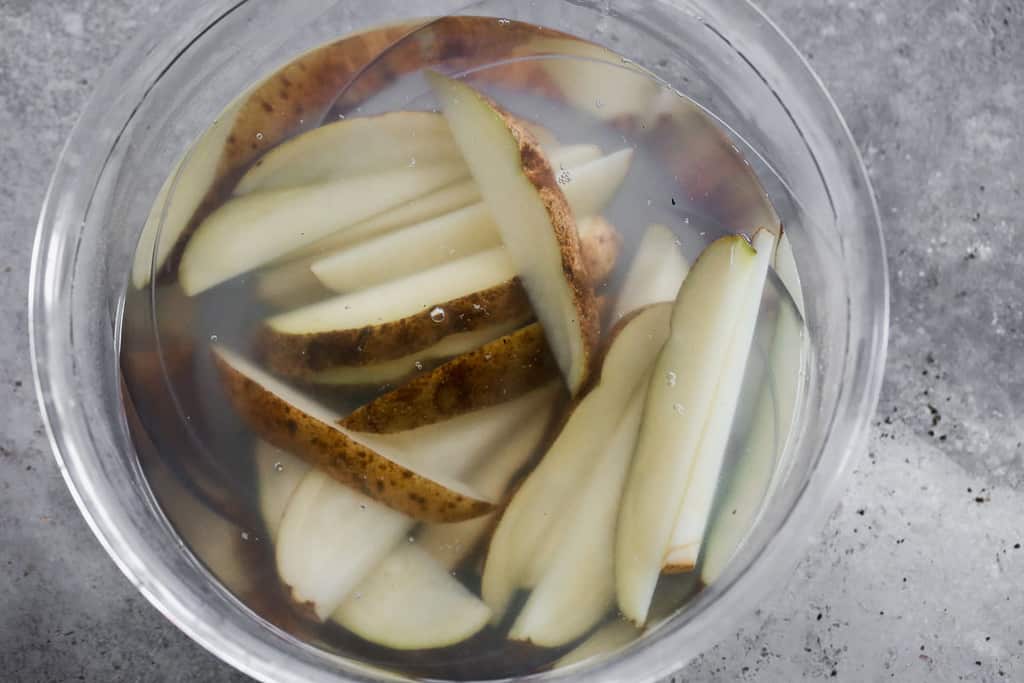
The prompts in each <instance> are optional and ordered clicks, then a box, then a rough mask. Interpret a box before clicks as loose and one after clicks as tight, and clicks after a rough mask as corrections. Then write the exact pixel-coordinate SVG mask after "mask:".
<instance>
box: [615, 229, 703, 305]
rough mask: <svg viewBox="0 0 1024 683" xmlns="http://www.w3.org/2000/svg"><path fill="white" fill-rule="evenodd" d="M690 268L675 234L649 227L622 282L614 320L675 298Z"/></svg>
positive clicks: (667, 230)
mask: <svg viewBox="0 0 1024 683" xmlns="http://www.w3.org/2000/svg"><path fill="white" fill-rule="evenodd" d="M687 270H689V269H688V268H687V266H686V261H685V260H684V259H683V254H682V252H680V251H679V245H678V243H677V241H676V236H675V234H673V232H672V231H671V230H669V229H668V228H666V227H665V226H664V225H651V226H649V227H648V228H647V230H646V231H645V232H644V236H643V238H642V239H641V240H640V246H639V247H637V250H636V256H634V257H633V263H632V264H631V265H630V266H629V272H628V273H627V274H626V280H625V282H623V283H622V291H620V292H619V300H618V301H617V302H616V304H615V315H614V317H613V318H612V319H613V320H618V319H619V318H621V317H622V316H624V315H627V314H629V313H631V312H632V311H635V310H636V309H638V308H643V307H644V306H647V305H650V304H653V303H657V302H659V301H675V298H676V294H678V293H679V287H680V286H681V285H682V284H683V280H685V279H686V272H687Z"/></svg>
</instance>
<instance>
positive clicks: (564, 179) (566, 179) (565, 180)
mask: <svg viewBox="0 0 1024 683" xmlns="http://www.w3.org/2000/svg"><path fill="white" fill-rule="evenodd" d="M571 182H572V173H570V172H569V171H567V170H565V169H562V171H561V172H560V173H559V174H558V184H559V185H568V184H569V183H571Z"/></svg>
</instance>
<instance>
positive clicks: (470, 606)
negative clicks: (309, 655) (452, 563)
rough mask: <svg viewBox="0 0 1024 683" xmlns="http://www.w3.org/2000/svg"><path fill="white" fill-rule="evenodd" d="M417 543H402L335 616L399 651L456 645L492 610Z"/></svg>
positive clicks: (483, 622)
mask: <svg viewBox="0 0 1024 683" xmlns="http://www.w3.org/2000/svg"><path fill="white" fill-rule="evenodd" d="M449 571H450V570H449V569H448V568H446V567H444V566H442V565H441V564H439V563H438V562H437V560H435V559H434V558H433V557H431V556H430V555H429V554H428V553H427V552H426V551H425V550H423V549H422V548H420V547H419V546H418V545H416V544H410V543H401V544H399V546H398V547H397V548H396V549H395V550H393V551H392V552H391V554H390V555H388V556H387V558H386V559H385V560H384V561H383V562H381V563H380V564H378V565H377V566H375V567H374V568H373V571H372V572H370V573H369V574H368V575H367V576H366V578H365V579H363V581H362V582H360V583H359V585H357V586H356V587H355V589H354V590H353V591H352V593H351V594H350V595H349V596H348V597H347V598H346V599H345V600H344V602H342V603H341V606H339V607H338V609H337V610H335V612H334V614H332V615H331V619H333V620H334V621H336V622H338V623H339V624H341V625H342V626H344V627H345V628H347V629H348V630H349V631H351V632H352V633H355V634H356V635H357V636H359V637H361V638H364V639H366V640H369V641H370V642H373V643H377V644H378V645H383V646H385V647H390V648H394V649H396V650H425V649H429V648H438V647H445V646H447V645H454V644H455V643H458V642H461V641H463V640H465V639H466V638H469V637H470V636H472V635H473V634H474V633H476V632H477V631H480V630H481V629H482V628H484V627H485V626H486V625H487V622H488V621H489V620H490V618H491V610H490V609H488V607H487V605H485V604H484V603H483V602H481V601H480V599H479V598H477V597H476V596H475V595H473V593H471V592H470V591H469V589H467V588H466V587H465V586H463V585H462V584H461V583H460V582H459V581H458V579H456V578H454V577H453V576H452V575H451V574H450V573H449Z"/></svg>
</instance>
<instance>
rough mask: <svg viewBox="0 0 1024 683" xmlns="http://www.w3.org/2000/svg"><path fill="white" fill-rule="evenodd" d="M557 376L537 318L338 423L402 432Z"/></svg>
mask: <svg viewBox="0 0 1024 683" xmlns="http://www.w3.org/2000/svg"><path fill="white" fill-rule="evenodd" d="M557 377H558V365H557V364H556V363H555V359H554V358H553V357H552V355H551V351H550V349H548V345H547V342H546V341H545V339H544V330H543V329H541V326H540V325H539V324H537V323H534V324H532V325H528V326H527V327H524V328H522V329H521V330H517V331H516V332H513V333H512V334H509V335H506V336H504V337H501V338H500V339H496V340H495V341H493V342H490V343H489V344H485V345H484V346H481V347H480V348H478V349H476V350H474V351H470V352H469V353H465V354H463V355H461V356H458V357H457V358H454V359H452V360H450V361H448V362H447V363H445V364H443V365H441V366H439V367H437V368H435V369H434V370H433V371H432V372H429V373H427V374H425V375H421V376H420V377H416V378H415V379H413V380H411V381H409V382H407V383H405V384H403V385H402V386H400V387H398V388H397V389H394V390H393V391H390V392H388V393H386V394H384V395H383V396H379V397H378V398H376V399H374V400H373V401H371V402H370V403H368V404H366V405H364V406H362V407H361V408H358V409H357V410H355V411H354V412H353V413H352V414H351V415H349V416H348V417H346V418H345V419H344V420H342V425H344V426H345V427H346V428H348V429H351V430H354V431H357V432H378V433H389V432H401V431H405V430H407V429H415V428H416V427H422V426H423V425H428V424H433V423H435V422H441V421H443V420H447V419H449V418H452V417H455V416H456V415H462V414H463V413H469V412H472V411H474V410H479V409H481V408H487V407H489V406H493V405H497V404H499V403H504V402H505V401H508V400H510V399H513V398H516V397H517V396H520V395H522V394H524V393H526V392H528V391H530V390H532V389H535V388H537V387H539V386H541V385H543V384H546V383H547V382H549V381H550V380H551V379H554V378H557Z"/></svg>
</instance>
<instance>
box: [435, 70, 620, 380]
mask: <svg viewBox="0 0 1024 683" xmlns="http://www.w3.org/2000/svg"><path fill="white" fill-rule="evenodd" d="M427 79H428V80H429V82H430V84H431V86H432V87H433V89H434V92H435V94H436V95H437V97H438V99H439V100H440V101H441V106H442V109H443V111H444V114H445V117H446V118H447V119H448V125H449V126H450V127H451V130H452V134H453V135H454V136H455V142H456V144H458V146H459V149H461V150H462V155H463V157H464V158H465V159H466V164H467V165H468V166H469V168H470V172H471V173H472V174H473V178H474V179H475V180H476V182H477V184H478V185H479V186H480V194H481V195H482V196H483V198H484V201H485V202H486V203H487V205H488V207H489V208H490V209H491V214H492V215H493V216H494V219H495V221H496V222H497V224H498V229H499V232H500V233H501V237H502V242H504V244H505V248H506V249H508V252H509V256H510V257H511V260H512V262H513V263H514V264H515V267H516V271H517V273H518V275H519V278H520V279H521V281H522V283H523V287H524V288H525V289H526V292H527V294H528V295H529V297H530V301H531V303H532V304H533V308H534V311H535V312H536V314H537V318H538V319H539V320H540V323H541V325H542V326H543V327H544V331H545V334H546V335H547V337H548V342H549V344H550V345H551V349H552V351H553V352H554V355H555V358H556V359H557V361H558V365H559V367H560V368H561V370H562V374H563V375H564V377H565V380H566V383H567V385H568V386H569V389H570V391H571V392H572V393H574V394H575V393H576V392H578V391H579V390H580V388H581V387H582V386H583V383H584V382H585V381H586V379H587V377H588V376H589V374H590V370H591V365H592V362H593V355H594V350H595V347H596V345H597V342H598V334H599V331H600V321H599V320H598V316H597V311H596V307H595V305H594V294H593V291H592V290H591V288H590V287H589V286H588V282H587V277H586V271H585V268H584V264H583V259H582V257H581V256H580V247H579V236H578V234H577V232H576V229H575V224H574V221H573V217H572V211H571V210H570V208H569V204H568V202H567V201H566V199H565V196H564V195H563V194H562V191H561V190H560V189H559V186H558V182H557V181H556V180H555V176H554V173H553V172H552V170H551V166H550V164H549V163H548V161H547V159H546V157H545V155H544V153H543V152H542V151H541V150H540V149H539V146H538V144H537V142H536V140H535V139H534V138H533V136H532V135H531V134H530V133H528V132H527V131H525V130H523V129H522V128H521V127H519V126H518V125H517V124H516V122H515V121H514V120H512V119H511V118H510V117H508V116H507V115H505V114H504V113H503V112H501V111H499V110H498V109H497V108H496V107H495V105H494V104H493V103H492V102H491V101H490V100H488V99H487V98H486V97H484V96H483V95H481V94H480V93H478V92H477V91H476V90H474V89H473V88H471V87H469V86H468V85H466V84H464V83H460V82H458V81H454V80H452V79H450V78H447V77H444V76H441V75H440V74H437V73H433V72H428V73H427Z"/></svg>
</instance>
